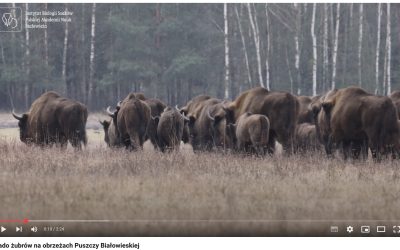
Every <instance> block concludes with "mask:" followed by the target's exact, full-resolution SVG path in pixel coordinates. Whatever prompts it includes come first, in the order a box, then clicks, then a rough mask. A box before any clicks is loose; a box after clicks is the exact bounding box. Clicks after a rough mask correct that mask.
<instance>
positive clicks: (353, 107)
mask: <svg viewBox="0 0 400 250" xmlns="http://www.w3.org/2000/svg"><path fill="white" fill-rule="evenodd" d="M399 113H400V91H399V92H394V93H392V94H391V95H390V96H389V97H387V96H378V95H374V94H370V93H368V92H367V91H365V90H364V89H362V88H359V87H346V88H342V89H335V90H331V91H329V92H327V93H326V94H324V95H320V96H314V97H308V96H295V95H292V94H290V93H288V92H282V91H269V90H267V89H265V88H261V87H256V88H252V89H250V90H247V91H245V92H243V93H241V94H240V95H239V96H238V97H237V98H236V99H235V100H233V101H228V100H220V99H217V98H213V97H211V96H208V95H200V96H197V97H194V98H193V99H192V100H190V101H189V102H188V103H187V104H186V105H185V106H183V107H181V108H178V107H177V106H176V107H170V106H167V105H166V104H164V103H163V102H162V101H160V100H158V99H149V98H146V97H145V96H144V94H142V93H130V94H129V95H128V96H127V97H126V98H125V99H124V100H122V101H119V102H118V103H117V105H116V106H115V108H113V109H111V108H110V107H108V108H107V114H108V115H109V116H110V119H108V120H104V121H100V123H101V124H102V126H103V128H104V131H105V138H104V140H105V142H106V143H107V145H108V146H109V147H112V148H118V147H121V148H127V149H130V150H139V149H141V148H142V146H143V143H144V142H145V141H146V140H147V139H149V140H150V141H151V143H152V144H153V145H154V147H155V148H156V149H158V150H160V151H162V152H166V151H172V150H178V149H179V147H180V144H181V141H183V142H184V143H190V144H191V145H192V147H193V150H194V151H195V152H196V151H211V150H217V151H229V152H232V153H236V152H237V153H245V154H254V155H264V154H273V153H274V151H275V142H276V141H278V142H279V143H280V144H281V145H282V147H283V150H284V153H285V154H291V153H296V154H304V153H307V152H310V151H311V152H312V151H317V150H325V152H326V154H327V155H328V156H332V155H333V154H334V153H335V152H336V151H338V152H340V154H341V155H342V156H343V157H344V159H347V158H352V159H367V158H368V152H369V151H370V152H371V156H372V158H373V159H374V160H375V161H380V160H381V159H383V158H399V156H400V122H399ZM12 114H13V116H14V118H15V119H17V120H18V126H19V130H20V139H21V141H22V142H24V143H26V144H29V145H30V144H36V145H40V146H42V147H45V146H51V145H53V144H55V145H57V146H59V147H61V148H64V147H66V146H67V144H68V142H70V143H71V145H72V146H73V147H75V148H77V149H80V148H81V147H82V145H86V143H87V136H86V130H85V126H86V121H87V117H88V110H87V108H86V106H85V105H84V104H82V103H79V102H77V101H74V100H71V99H67V98H64V97H61V96H60V95H59V94H57V93H56V92H53V91H49V92H46V93H44V94H42V95H41V96H40V97H39V98H38V99H36V100H35V101H34V102H33V103H32V105H31V107H30V109H29V111H28V112H27V113H24V114H21V115H18V114H15V113H14V111H13V113H12Z"/></svg>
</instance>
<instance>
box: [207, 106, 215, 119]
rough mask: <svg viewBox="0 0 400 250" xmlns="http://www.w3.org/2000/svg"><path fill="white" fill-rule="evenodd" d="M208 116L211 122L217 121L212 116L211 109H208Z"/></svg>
mask: <svg viewBox="0 0 400 250" xmlns="http://www.w3.org/2000/svg"><path fill="white" fill-rule="evenodd" d="M207 116H208V118H210V120H211V121H215V118H214V117H212V116H211V115H210V108H208V109H207Z"/></svg>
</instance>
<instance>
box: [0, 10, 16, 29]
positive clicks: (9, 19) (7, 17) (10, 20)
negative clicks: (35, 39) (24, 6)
mask: <svg viewBox="0 0 400 250" xmlns="http://www.w3.org/2000/svg"><path fill="white" fill-rule="evenodd" d="M1 20H2V21H3V23H4V25H5V26H6V27H7V28H8V27H9V28H11V29H15V28H16V27H17V26H18V20H17V18H16V17H15V16H14V15H13V14H12V13H3V16H2V17H1Z"/></svg>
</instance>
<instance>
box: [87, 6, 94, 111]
mask: <svg viewBox="0 0 400 250" xmlns="http://www.w3.org/2000/svg"><path fill="white" fill-rule="evenodd" d="M95 31H96V3H93V4H92V27H91V32H90V61H89V91H88V92H89V93H88V104H89V105H91V104H93V97H94V91H95V84H94V79H93V77H94V55H95V54H94V49H95V48H94V47H95V36H96V32H95Z"/></svg>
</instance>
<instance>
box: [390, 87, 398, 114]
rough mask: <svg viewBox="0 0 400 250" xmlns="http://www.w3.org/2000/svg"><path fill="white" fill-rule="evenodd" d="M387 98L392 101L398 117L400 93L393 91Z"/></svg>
mask: <svg viewBox="0 0 400 250" xmlns="http://www.w3.org/2000/svg"><path fill="white" fill-rule="evenodd" d="M389 98H390V99H391V100H392V101H393V103H394V105H395V106H396V109H397V115H398V116H399V117H400V91H398V90H397V91H394V92H392V93H391V94H390V96H389Z"/></svg>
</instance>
